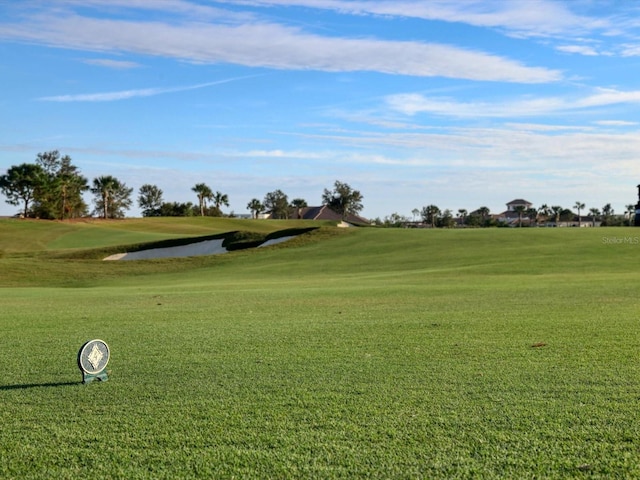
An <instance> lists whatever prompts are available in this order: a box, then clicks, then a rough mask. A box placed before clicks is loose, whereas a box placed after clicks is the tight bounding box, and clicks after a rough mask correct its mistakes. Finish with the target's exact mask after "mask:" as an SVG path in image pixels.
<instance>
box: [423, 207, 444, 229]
mask: <svg viewBox="0 0 640 480" xmlns="http://www.w3.org/2000/svg"><path fill="white" fill-rule="evenodd" d="M421 215H422V218H423V219H424V221H425V222H428V223H429V224H430V225H431V227H432V228H435V226H436V218H438V215H440V209H439V208H438V207H437V206H435V205H429V206H427V207H422V212H421Z"/></svg>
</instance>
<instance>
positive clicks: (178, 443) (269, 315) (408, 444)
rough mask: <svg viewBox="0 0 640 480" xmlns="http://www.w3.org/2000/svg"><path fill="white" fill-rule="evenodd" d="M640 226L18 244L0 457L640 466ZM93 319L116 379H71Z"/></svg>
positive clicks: (59, 468)
mask: <svg viewBox="0 0 640 480" xmlns="http://www.w3.org/2000/svg"><path fill="white" fill-rule="evenodd" d="M265 223H268V222H265ZM288 225H290V224H288ZM142 227H143V225H142V224H138V225H136V226H135V230H137V231H138V232H139V233H141V234H145V232H144V228H142ZM29 228H31V227H29ZM52 228H54V229H55V228H60V227H59V226H57V225H54V226H53V227H52ZM96 228H102V227H100V226H98V225H96ZM189 228H191V227H189ZM232 229H233V230H235V228H232ZM232 229H230V230H232ZM125 230H126V228H125ZM131 230H134V229H133V228H132V229H131ZM149 233H150V234H154V235H157V234H162V235H165V234H170V233H171V232H170V225H169V226H168V227H164V226H163V227H161V228H160V227H158V225H153V227H150V230H149ZM193 233H196V232H193ZM202 233H203V232H197V233H196V234H198V235H199V234H202ZM207 233H212V234H213V233H215V232H207ZM636 235H637V233H636V230H634V229H604V228H603V229H593V230H591V229H539V230H537V229H521V230H519V229H514V230H502V229H501V230H470V231H459V230H455V231H412V230H376V229H356V230H353V229H349V230H339V229H331V228H322V229H319V230H315V231H313V232H310V233H307V234H305V235H303V236H302V237H300V238H298V239H296V240H293V241H292V243H289V242H286V243H283V244H279V245H276V246H273V247H269V248H266V249H259V250H242V251H237V252H232V253H229V254H225V255H222V256H214V257H201V258H191V259H173V260H170V259H165V260H158V261H147V262H144V261H140V262H125V263H124V264H123V263H119V264H118V262H112V263H109V262H101V261H99V260H86V259H85V260H82V259H74V258H61V255H64V252H61V251H47V252H44V253H43V252H42V251H40V252H36V253H29V252H25V251H22V253H15V254H12V253H8V254H6V255H5V256H4V257H3V258H0V268H1V269H2V271H3V278H2V279H1V280H0V281H1V282H2V284H3V285H7V287H5V288H1V289H0V295H2V297H1V298H2V300H1V302H2V312H3V314H2V316H1V317H0V338H1V339H2V340H1V341H0V342H1V345H2V348H0V365H2V372H1V373H0V404H1V405H2V408H1V409H0V422H1V425H2V428H1V429H0V477H2V478H54V477H55V478H77V477H78V476H80V475H92V476H94V477H100V478H231V477H243V478H359V477H367V478H371V477H377V478H523V477H529V478H531V477H536V478H634V477H638V476H640V466H639V464H638V461H637V459H638V458H639V454H640V451H639V450H640V447H639V445H640V413H638V409H637V404H638V399H639V398H640V386H639V383H638V381H639V380H640V367H638V361H637V359H638V347H639V346H640V333H639V332H640V330H639V329H638V320H637V312H638V307H639V306H640V302H639V301H638V299H637V287H636V285H637V282H638V277H639V275H638V273H637V268H636V266H635V264H636V259H637V258H638V252H639V250H638V249H639V248H640V245H638V244H637V241H636V240H635V239H636V238H637V237H636ZM42 236H43V238H44V237H47V238H51V237H54V236H55V234H51V235H48V234H46V233H45V232H42ZM151 237H153V235H150V236H149V237H147V238H151ZM58 238H59V237H58ZM111 240H112V239H108V238H107V239H105V240H104V242H105V243H104V244H103V245H96V244H95V243H92V244H91V245H89V246H90V247H91V248H96V247H97V246H100V247H102V246H105V245H109V244H111ZM65 242H67V243H66V244H67V245H69V244H74V241H73V240H72V238H71V237H67V240H65ZM34 245H36V244H34ZM42 245H45V247H46V242H41V243H38V244H37V248H36V250H40V249H41V246H42ZM14 251H15V250H14ZM18 263H21V264H22V265H23V266H25V265H26V266H28V268H31V269H32V272H31V273H32V277H37V278H38V279H37V280H29V285H31V286H26V283H21V282H23V280H25V279H27V276H28V275H26V273H25V271H19V272H17V273H15V272H14V271H13V270H10V269H9V270H7V268H6V267H8V266H11V265H13V266H15V265H17V264H18ZM64 270H66V274H63V273H61V272H62V271H64ZM83 272H89V273H83ZM13 275H15V276H14V277H12V276H13ZM69 277H74V278H75V281H71V280H70V278H69ZM9 285H11V286H9ZM70 286H75V287H84V288H68V287H70ZM89 338H102V339H104V340H105V341H107V342H108V343H109V345H110V347H111V350H112V360H111V362H110V364H109V369H110V370H112V374H111V378H110V380H109V382H107V383H104V384H99V383H98V384H90V385H80V384H78V382H79V378H80V374H79V372H78V371H77V368H76V366H75V355H76V353H77V350H78V348H79V347H80V346H81V345H82V343H83V342H84V341H86V340H87V339H89ZM533 345H539V346H535V347H534V346H533Z"/></svg>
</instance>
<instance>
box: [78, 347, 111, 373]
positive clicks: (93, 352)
mask: <svg viewBox="0 0 640 480" xmlns="http://www.w3.org/2000/svg"><path fill="white" fill-rule="evenodd" d="M109 356H110V352H109V346H108V345H107V344H106V343H105V342H104V341H102V340H97V339H96V340H89V341H88V342H86V343H85V344H84V345H82V347H81V348H80V351H79V352H78V367H79V368H80V370H81V371H82V383H89V382H92V381H93V380H100V381H103V382H105V381H107V380H108V379H109V377H108V375H107V371H106V368H107V363H109Z"/></svg>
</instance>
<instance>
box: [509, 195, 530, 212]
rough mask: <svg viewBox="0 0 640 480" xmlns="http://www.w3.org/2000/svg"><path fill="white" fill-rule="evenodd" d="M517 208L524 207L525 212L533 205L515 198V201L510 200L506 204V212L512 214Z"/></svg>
mask: <svg viewBox="0 0 640 480" xmlns="http://www.w3.org/2000/svg"><path fill="white" fill-rule="evenodd" d="M517 207H524V209H525V210H527V209H528V208H531V207H533V203H531V202H528V201H526V200H523V199H522V198H517V199H515V200H511V201H510V202H509V203H507V212H514V211H515V210H516V208H517Z"/></svg>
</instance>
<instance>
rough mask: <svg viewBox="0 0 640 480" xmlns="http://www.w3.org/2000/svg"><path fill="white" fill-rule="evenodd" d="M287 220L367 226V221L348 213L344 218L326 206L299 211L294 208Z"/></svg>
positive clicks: (304, 208) (305, 208)
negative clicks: (295, 219)
mask: <svg viewBox="0 0 640 480" xmlns="http://www.w3.org/2000/svg"><path fill="white" fill-rule="evenodd" d="M289 218H298V219H302V220H330V221H336V222H340V221H342V220H344V221H345V222H347V223H352V224H354V225H368V224H369V220H367V219H366V218H363V217H360V216H359V215H354V214H353V213H349V214H347V215H346V217H345V218H343V217H342V215H340V214H339V213H337V212H335V211H333V210H331V209H330V208H329V207H328V206H326V205H322V206H320V207H303V208H300V209H297V208H294V209H293V211H292V214H291V215H290V217H289Z"/></svg>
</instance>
